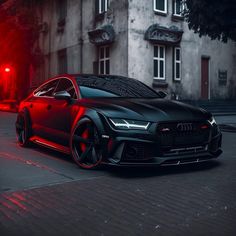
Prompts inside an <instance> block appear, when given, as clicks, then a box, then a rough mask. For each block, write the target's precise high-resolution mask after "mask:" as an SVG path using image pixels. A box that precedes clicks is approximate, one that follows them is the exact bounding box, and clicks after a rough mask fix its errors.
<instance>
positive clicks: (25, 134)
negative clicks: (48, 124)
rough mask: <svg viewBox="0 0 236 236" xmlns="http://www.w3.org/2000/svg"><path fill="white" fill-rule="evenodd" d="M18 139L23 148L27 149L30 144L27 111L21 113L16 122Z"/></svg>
mask: <svg viewBox="0 0 236 236" xmlns="http://www.w3.org/2000/svg"><path fill="white" fill-rule="evenodd" d="M16 138H17V143H18V144H19V145H20V146H22V147H27V146H29V144H30V141H29V138H30V123H29V116H28V115H27V113H26V111H23V112H20V113H19V114H18V116H17V121H16Z"/></svg>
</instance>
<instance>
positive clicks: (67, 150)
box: [30, 136, 71, 155]
mask: <svg viewBox="0 0 236 236" xmlns="http://www.w3.org/2000/svg"><path fill="white" fill-rule="evenodd" d="M30 141H31V142H33V143H36V144H39V145H41V146H44V147H47V148H50V149H53V150H56V151H59V152H63V153H65V154H68V155H70V154H71V153H70V148H68V147H66V146H63V145H60V144H57V143H54V142H51V141H48V140H46V139H43V138H40V137H38V136H33V137H31V138H30Z"/></svg>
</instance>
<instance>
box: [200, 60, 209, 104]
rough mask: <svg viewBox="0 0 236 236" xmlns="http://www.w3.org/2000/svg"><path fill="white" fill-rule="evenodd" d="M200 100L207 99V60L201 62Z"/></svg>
mask: <svg viewBox="0 0 236 236" xmlns="http://www.w3.org/2000/svg"><path fill="white" fill-rule="evenodd" d="M201 98H202V99H209V58H206V57H202V61H201Z"/></svg>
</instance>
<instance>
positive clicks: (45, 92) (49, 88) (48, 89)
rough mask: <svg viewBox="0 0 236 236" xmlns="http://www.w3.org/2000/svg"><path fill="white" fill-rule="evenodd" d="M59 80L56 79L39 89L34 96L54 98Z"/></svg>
mask: <svg viewBox="0 0 236 236" xmlns="http://www.w3.org/2000/svg"><path fill="white" fill-rule="evenodd" d="M58 81H59V80H58V79H55V80H53V81H50V82H48V83H46V84H45V85H43V86H41V87H39V88H38V89H37V90H36V91H35V92H34V95H35V96H38V97H45V96H46V97H52V94H53V91H54V90H55V88H56V86H57V84H58Z"/></svg>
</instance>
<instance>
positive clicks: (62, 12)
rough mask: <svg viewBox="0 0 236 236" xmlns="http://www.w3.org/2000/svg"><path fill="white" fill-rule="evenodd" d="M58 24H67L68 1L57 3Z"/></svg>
mask: <svg viewBox="0 0 236 236" xmlns="http://www.w3.org/2000/svg"><path fill="white" fill-rule="evenodd" d="M57 14H58V24H59V25H61V24H65V19H66V15H67V0H60V1H57Z"/></svg>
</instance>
